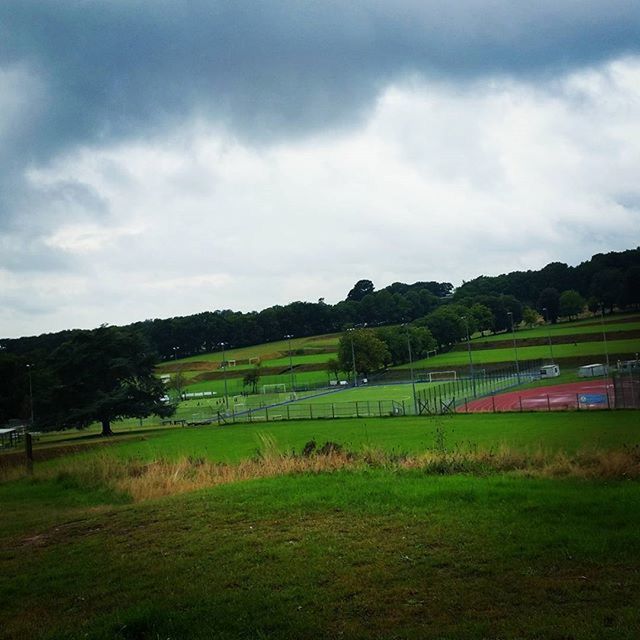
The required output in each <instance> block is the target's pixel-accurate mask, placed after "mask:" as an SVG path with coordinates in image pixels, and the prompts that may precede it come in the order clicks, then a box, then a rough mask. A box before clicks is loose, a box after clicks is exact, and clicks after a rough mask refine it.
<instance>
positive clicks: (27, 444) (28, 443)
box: [24, 431, 33, 474]
mask: <svg viewBox="0 0 640 640" xmlns="http://www.w3.org/2000/svg"><path fill="white" fill-rule="evenodd" d="M24 452H25V454H26V457H27V472H28V473H29V474H32V473H33V440H32V439H31V434H30V433H29V432H28V431H26V432H25V434H24Z"/></svg>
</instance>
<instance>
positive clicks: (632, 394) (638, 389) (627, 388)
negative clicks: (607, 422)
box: [613, 370, 640, 409]
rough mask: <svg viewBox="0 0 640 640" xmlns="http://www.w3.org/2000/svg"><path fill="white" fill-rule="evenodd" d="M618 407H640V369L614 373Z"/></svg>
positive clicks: (616, 404) (616, 406)
mask: <svg viewBox="0 0 640 640" xmlns="http://www.w3.org/2000/svg"><path fill="white" fill-rule="evenodd" d="M613 388H614V390H615V408H616V409H640V371H638V370H635V371H628V372H618V373H614V374H613Z"/></svg>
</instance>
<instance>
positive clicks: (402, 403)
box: [402, 400, 405, 415]
mask: <svg viewBox="0 0 640 640" xmlns="http://www.w3.org/2000/svg"><path fill="white" fill-rule="evenodd" d="M402 415H405V413H404V400H403V401H402Z"/></svg>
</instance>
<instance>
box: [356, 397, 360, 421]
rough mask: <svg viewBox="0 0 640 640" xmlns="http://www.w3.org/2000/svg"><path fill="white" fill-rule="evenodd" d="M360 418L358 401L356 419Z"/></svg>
mask: <svg viewBox="0 0 640 640" xmlns="http://www.w3.org/2000/svg"><path fill="white" fill-rule="evenodd" d="M359 417H360V412H359V410H358V401H357V400H356V418H359Z"/></svg>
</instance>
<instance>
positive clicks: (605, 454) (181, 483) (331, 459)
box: [5, 435, 640, 502]
mask: <svg viewBox="0 0 640 640" xmlns="http://www.w3.org/2000/svg"><path fill="white" fill-rule="evenodd" d="M260 442H261V446H260V448H259V449H258V450H257V451H256V454H255V456H254V457H253V458H251V459H247V460H244V461H241V462H239V463H237V464H225V463H216V462H211V461H209V460H207V459H205V458H200V457H193V456H189V457H182V458H180V459H178V460H167V459H163V458H160V459H157V460H154V461H142V460H140V459H135V458H131V459H121V458H117V457H116V456H114V455H112V454H111V453H110V452H106V451H103V452H100V453H98V454H96V455H95V456H92V457H91V459H90V461H89V460H87V459H86V458H84V459H80V458H78V459H73V458H71V459H69V460H68V462H67V463H66V464H65V465H64V466H63V467H58V468H57V469H40V470H36V472H35V474H34V476H33V478H34V480H35V481H38V480H43V481H46V480H54V481H58V482H63V483H66V484H73V485H75V486H78V487H86V488H96V489H97V488H104V487H107V488H109V489H110V490H112V491H115V492H117V493H122V494H126V495H129V496H130V497H131V499H133V500H134V501H136V502H140V501H145V500H150V499H154V498H159V497H162V496H167V495H173V494H178V493H185V492H189V491H194V490H197V489H203V488H207V487H213V486H216V485H220V484H228V483H233V482H242V481H245V480H252V479H258V478H266V477H273V476H280V475H292V474H319V473H333V472H335V471H339V470H344V469H348V470H352V471H361V470H364V469H367V468H385V469H391V470H394V471H397V472H402V471H404V470H418V471H421V472H423V473H424V474H425V475H451V474H471V475H490V474H496V473H505V474H515V475H519V476H528V477H549V478H562V477H574V478H585V479H635V478H640V447H639V446H634V447H624V448H622V449H617V450H609V451H596V450H594V451H586V450H585V451H580V452H577V453H575V454H568V453H565V452H547V451H544V450H543V449H539V450H537V451H535V452H523V451H520V450H516V449H513V448H510V447H507V446H503V447H500V448H497V449H489V450H478V449H477V448H476V447H474V446H472V445H469V446H468V447H467V448H461V447H456V448H455V449H454V450H448V449H447V448H446V446H445V443H444V442H441V443H439V444H438V446H435V447H434V448H433V449H431V450H429V451H426V452H424V453H421V454H398V453H389V452H386V451H381V450H379V449H374V448H365V449H364V450H362V451H358V452H350V451H345V450H344V449H343V448H342V447H341V446H340V445H339V444H337V443H333V442H327V443H324V444H323V445H322V446H317V445H316V443H315V442H313V441H311V442H309V443H307V444H306V445H305V446H304V447H303V449H302V450H301V451H300V452H296V451H290V452H282V451H280V449H279V448H278V446H277V443H276V441H275V440H274V438H273V436H271V435H264V436H262V437H261V438H260ZM19 473H22V474H23V475H24V472H19V471H17V470H15V469H14V470H12V471H11V477H5V480H15V479H17V478H18V477H19V475H18V474H19Z"/></svg>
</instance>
